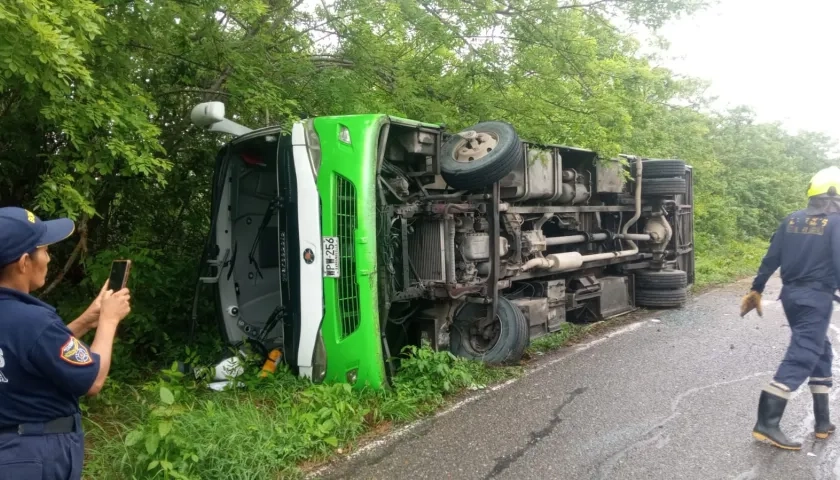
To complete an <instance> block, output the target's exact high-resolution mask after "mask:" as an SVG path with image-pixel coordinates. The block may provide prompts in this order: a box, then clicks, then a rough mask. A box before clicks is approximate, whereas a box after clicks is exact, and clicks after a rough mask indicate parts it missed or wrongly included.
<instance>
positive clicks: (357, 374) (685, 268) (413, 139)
mask: <svg viewBox="0 0 840 480" xmlns="http://www.w3.org/2000/svg"><path fill="white" fill-rule="evenodd" d="M191 118H192V121H193V123H194V124H195V125H197V126H199V127H201V128H204V129H207V130H209V131H213V132H218V133H220V134H226V135H230V136H231V138H230V139H229V141H228V142H227V143H226V144H224V145H223V146H222V148H221V149H220V150H219V152H218V155H217V159H216V168H215V174H214V180H213V186H212V192H213V193H212V195H213V198H212V211H211V231H210V234H209V239H208V249H207V251H206V252H205V255H204V257H205V258H204V259H203V260H202V263H203V264H205V265H206V266H207V270H206V271H205V272H204V273H203V274H202V275H203V276H202V278H201V279H200V280H201V281H202V282H204V283H210V284H213V285H214V286H215V297H216V301H217V305H218V308H217V312H218V318H219V325H220V331H221V332H222V335H223V336H224V337H225V340H226V341H227V342H229V343H230V344H231V345H243V344H246V343H247V344H250V345H252V346H255V347H256V348H257V349H259V350H260V351H262V352H263V353H265V354H267V353H268V352H269V351H271V350H274V349H279V350H280V351H281V352H282V358H283V360H284V361H285V362H286V363H287V364H288V365H289V366H290V368H291V369H292V370H293V371H294V372H295V373H296V374H298V375H300V376H304V377H307V378H311V379H312V380H313V381H315V382H323V381H328V382H348V383H350V384H352V385H354V386H356V387H365V386H366V387H370V388H383V387H387V385H388V382H389V379H390V378H391V377H392V376H393V375H394V374H395V372H396V371H397V370H398V369H399V360H398V358H399V356H400V352H401V351H402V349H403V347H405V346H406V345H409V344H414V345H419V344H420V343H421V342H423V341H426V342H428V343H429V344H430V345H431V346H432V347H433V348H435V349H448V350H450V351H451V352H453V353H454V354H455V355H458V356H463V357H467V358H472V359H478V360H483V361H486V362H489V363H508V362H516V361H517V360H519V359H520V358H521V356H522V354H523V352H524V350H525V348H526V347H527V345H528V343H529V342H530V341H531V340H532V339H534V338H536V337H539V336H541V335H545V334H548V333H551V332H554V331H557V330H558V329H559V328H561V326H562V324H563V323H564V322H589V321H600V320H604V319H608V318H611V317H614V316H616V315H621V314H624V313H627V312H630V311H633V310H635V309H637V308H638V307H639V306H647V307H663V308H672V307H680V306H682V305H683V304H684V303H685V301H686V295H687V288H688V286H689V285H690V284H692V283H693V280H694V249H693V212H692V205H693V187H692V170H691V167H690V166H688V165H686V163H685V162H684V161H682V160H676V159H665V160H657V159H652V160H651V159H642V158H639V157H636V156H633V155H622V156H620V157H619V158H615V159H603V158H599V156H598V155H597V153H596V152H594V151H591V150H586V149H581V148H573V147H567V146H562V145H538V144H535V143H531V142H528V141H525V140H523V139H520V138H519V136H518V134H517V132H516V130H515V128H514V127H513V126H512V125H510V124H508V123H506V122H501V121H491V122H482V123H479V124H477V125H474V126H472V127H469V128H467V129H464V130H462V131H459V132H448V131H447V130H446V129H445V128H443V127H442V126H439V125H435V124H431V123H424V122H421V121H414V120H407V119H404V118H398V117H394V116H389V115H385V114H370V115H344V116H325V117H316V118H312V119H307V120H304V121H300V122H298V123H295V124H294V125H293V126H292V128H291V133H290V134H287V133H283V130H282V129H281V128H280V127H279V126H278V127H267V128H259V129H250V128H248V127H246V126H243V125H239V124H237V123H235V122H233V121H232V120H229V119H227V118H225V108H224V105H223V104H222V103H219V102H208V103H203V104H200V105H198V106H196V107H195V108H194V109H193V112H192V116H191Z"/></svg>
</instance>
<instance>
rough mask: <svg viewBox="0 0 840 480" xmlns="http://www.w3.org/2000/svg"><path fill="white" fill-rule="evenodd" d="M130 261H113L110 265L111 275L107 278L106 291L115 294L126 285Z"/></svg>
mask: <svg viewBox="0 0 840 480" xmlns="http://www.w3.org/2000/svg"><path fill="white" fill-rule="evenodd" d="M129 271H131V260H114V261H113V263H111V275H110V276H109V277H108V290H111V291H112V292H114V293H116V292H118V291H120V290H122V289H123V288H125V286H126V285H127V284H128V272H129Z"/></svg>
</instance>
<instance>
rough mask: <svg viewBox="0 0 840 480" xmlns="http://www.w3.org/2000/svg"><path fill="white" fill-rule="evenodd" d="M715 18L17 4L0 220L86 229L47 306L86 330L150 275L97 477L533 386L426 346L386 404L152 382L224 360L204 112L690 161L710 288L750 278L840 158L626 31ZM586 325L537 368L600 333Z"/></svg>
mask: <svg viewBox="0 0 840 480" xmlns="http://www.w3.org/2000/svg"><path fill="white" fill-rule="evenodd" d="M702 3H703V2H702V1H700V0H624V1H620V2H619V1H609V0H607V1H601V2H574V1H572V0H569V1H561V2H560V3H559V8H558V2H557V0H463V1H462V0H421V1H415V0H397V1H394V0H324V1H321V2H283V1H275V0H229V1H227V2H218V1H215V0H191V1H175V0H160V1H154V2H149V1H147V2H135V1H131V0H129V1H113V0H48V1H35V0H20V1H15V2H4V3H2V5H0V25H2V26H4V27H5V28H3V29H2V30H0V172H2V174H0V205H10V204H15V205H23V206H26V207H28V208H31V209H33V210H35V211H36V212H37V213H38V214H40V215H42V216H46V217H49V216H52V215H58V214H62V215H69V216H71V217H72V218H74V219H75V220H76V221H77V224H78V235H76V236H74V241H68V242H66V243H65V244H63V245H60V246H58V247H57V248H55V249H53V250H52V252H53V255H54V262H53V264H52V269H51V275H50V277H49V279H48V287H47V288H45V289H44V290H43V291H42V292H41V295H42V298H43V299H44V300H45V301H47V302H50V303H51V304H53V305H56V306H57V308H58V310H59V312H60V313H61V314H62V315H63V316H64V318H67V319H69V318H73V316H74V314H78V313H79V312H81V311H82V309H83V308H84V307H86V306H87V304H88V302H89V301H90V300H91V299H92V298H93V297H94V295H95V293H96V292H97V291H98V290H99V286H100V285H101V284H102V282H103V281H104V279H105V276H106V275H107V269H108V266H109V264H110V262H111V260H112V259H114V258H117V257H129V258H132V259H133V260H134V262H135V267H134V269H133V274H132V289H133V292H132V299H133V309H132V314H131V316H130V317H129V318H128V319H126V320H125V322H124V323H123V324H122V325H121V326H120V331H119V340H118V343H117V345H116V347H115V356H116V361H115V365H114V368H113V375H112V380H111V381H110V382H109V384H108V385H107V386H106V389H105V392H104V394H103V396H102V397H101V398H97V399H94V400H92V401H86V403H85V407H86V415H87V419H88V420H87V421H88V432H89V435H88V442H89V451H90V452H91V454H90V456H89V459H88V466H87V467H86V475H87V476H88V477H89V478H97V479H99V478H103V479H107V478H132V477H134V478H184V477H179V476H178V472H184V473H188V474H189V475H191V476H192V477H201V478H271V475H273V474H275V473H278V474H279V473H280V472H289V471H291V470H289V469H291V468H293V466H294V465H296V464H298V463H299V462H300V461H303V460H304V459H308V458H311V457H312V456H315V457H316V458H317V457H318V456H321V455H327V454H329V453H331V452H333V451H335V450H336V449H338V448H346V447H345V444H346V442H348V441H350V440H351V439H353V438H355V437H357V436H358V435H360V434H362V433H363V432H365V431H370V430H371V429H376V428H378V427H380V426H381V425H383V424H387V422H394V421H405V420H408V419H411V418H415V417H416V416H417V415H421V414H423V413H424V412H428V411H431V410H432V409H434V408H436V407H437V406H438V405H440V403H441V402H442V401H443V399H444V397H445V396H446V395H447V394H457V392H459V391H461V390H462V389H464V388H467V387H469V386H470V385H472V384H480V383H486V382H489V381H491V380H492V379H499V378H505V377H507V376H508V375H512V374H515V373H516V370H509V369H508V370H495V369H487V368H485V367H481V366H477V365H473V364H469V363H466V362H462V361H455V360H452V359H451V358H448V357H447V356H446V355H444V354H437V355H432V354H431V353H430V352H426V351H425V350H421V356H420V357H419V358H416V359H414V360H410V361H409V362H408V363H407V368H406V370H405V371H404V372H403V373H402V374H401V375H400V380H399V383H398V385H399V386H398V388H396V389H395V390H394V391H392V392H388V393H382V394H380V395H374V394H366V393H362V394H351V393H349V392H347V391H346V390H345V389H344V387H340V386H321V387H313V386H308V385H306V384H305V382H301V381H298V380H293V379H290V378H286V377H284V376H282V375H280V376H278V377H279V378H277V379H273V380H268V381H260V380H259V379H257V378H250V379H248V381H246V382H245V383H246V386H245V387H243V388H242V389H240V390H238V391H236V392H230V393H214V392H210V391H209V390H207V389H206V388H204V387H201V386H197V385H193V384H194V383H195V382H194V381H193V380H187V379H180V380H178V379H172V378H170V380H169V381H167V382H164V383H161V382H162V380H152V381H151V383H149V382H150V380H149V379H157V378H158V377H159V373H160V371H161V369H165V368H169V366H170V363H171V362H172V361H174V360H177V359H181V360H185V359H189V360H191V361H194V362H198V364H202V363H204V364H206V363H213V362H214V361H215V360H217V359H218V358H220V356H221V355H222V354H223V352H222V346H221V345H219V344H218V342H217V340H216V336H217V335H216V332H215V329H216V326H215V324H214V321H213V319H212V315H211V314H210V312H211V306H212V302H211V301H210V300H209V297H205V300H204V301H202V302H201V307H202V308H201V309H200V311H199V315H198V321H197V323H196V324H195V325H193V324H192V322H191V319H190V314H191V307H192V301H191V300H192V294H193V292H194V283H193V282H194V280H195V275H196V272H197V268H198V261H199V252H200V251H201V249H202V248H203V245H204V238H205V234H206V231H207V227H208V220H209V219H208V211H209V206H208V198H209V195H208V189H209V183H210V176H211V174H212V165H213V162H214V154H215V149H216V147H217V145H218V142H219V141H220V140H219V139H218V138H215V137H213V136H210V135H208V134H206V133H204V132H201V131H199V130H197V129H195V128H192V127H191V126H190V124H189V120H188V117H189V111H190V109H191V108H192V107H193V106H194V105H195V104H197V103H199V102H201V101H207V100H213V99H219V100H223V101H225V103H226V105H227V109H228V112H230V113H231V114H233V115H236V117H237V119H238V120H239V121H241V122H242V123H245V124H248V125H252V126H263V125H265V124H268V123H272V124H281V125H284V126H286V127H288V126H289V125H290V123H291V122H292V121H293V120H295V119H296V118H299V117H300V116H303V115H329V114H349V113H365V112H386V113H390V114H394V115H399V116H402V117H407V118H413V119H417V120H423V121H427V122H435V123H445V124H447V125H448V126H449V127H450V128H453V129H457V128H459V127H463V126H466V125H469V124H473V123H476V122H478V121H481V120H488V119H504V120H507V121H510V122H511V123H513V124H514V125H516V127H517V128H518V130H519V133H520V134H521V135H522V136H523V137H525V138H528V139H532V140H534V141H543V142H552V143H564V144H571V145H576V146H581V147H585V148H592V149H596V150H598V151H600V152H601V153H602V154H603V155H604V156H613V155H615V154H617V153H619V152H625V153H638V154H643V155H646V156H649V157H659V158H663V157H678V158H683V159H686V160H687V161H688V162H689V163H691V164H692V165H693V166H694V167H695V169H696V170H695V173H696V196H697V201H696V230H697V234H696V240H697V255H698V258H697V272H698V283H699V284H700V285H708V284H715V283H721V282H726V281H729V280H731V279H733V278H735V277H737V276H740V275H749V274H752V273H753V272H754V271H755V269H756V268H757V266H758V262H759V260H760V258H761V255H762V254H763V249H764V248H765V246H766V242H767V239H768V238H769V235H770V233H771V232H772V230H773V229H774V228H775V227H776V225H777V223H778V222H779V221H780V219H781V218H782V217H783V216H784V215H785V214H786V213H788V212H789V211H791V210H793V209H797V208H801V207H802V206H803V205H804V202H805V198H804V194H805V188H806V187H805V185H806V183H807V180H808V178H809V176H810V175H811V174H813V173H814V172H815V171H816V170H818V169H819V168H821V167H823V166H826V165H828V164H830V163H832V162H836V159H834V158H832V156H831V154H830V151H831V149H832V148H833V143H832V141H831V140H830V139H829V138H826V137H825V136H822V135H819V134H815V133H809V132H803V133H799V134H795V135H794V134H791V133H788V132H786V131H785V130H784V129H783V128H782V127H781V126H780V125H778V124H761V123H757V122H756V121H755V117H754V115H753V114H752V112H751V111H750V110H749V108H747V107H740V108H736V109H733V110H730V111H725V112H716V111H712V110H711V109H710V108H709V101H708V98H706V97H705V95H704V86H703V84H702V82H699V81H697V80H695V79H686V78H681V77H678V76H676V75H674V74H673V73H672V72H670V71H668V70H667V69H664V68H661V67H657V66H656V59H655V58H647V57H643V56H642V55H640V54H639V46H638V43H637V41H636V40H635V39H633V38H632V37H630V36H628V35H626V34H625V33H623V32H622V31H621V30H620V29H619V28H618V27H617V26H616V25H618V24H619V23H618V22H616V21H615V18H616V16H620V18H621V19H623V20H624V21H627V20H629V21H631V22H635V23H641V24H644V25H646V26H648V27H651V28H656V27H658V26H659V25H661V24H662V22H663V21H665V20H667V19H669V18H673V17H676V16H680V15H689V14H691V13H692V12H694V11H696V10H697V9H698V8H702ZM569 328H570V330H564V331H563V332H561V333H560V334H557V335H555V336H553V337H550V338H548V339H544V340H540V342H538V343H537V344H536V345H535V346H532V349H531V352H532V353H536V352H539V351H542V350H545V349H549V348H551V347H554V346H556V345H559V344H562V343H563V342H564V341H566V340H574V339H575V338H579V335H582V334H583V333H585V332H579V331H576V329H574V328H572V327H569ZM564 335H565V336H566V337H565V338H564ZM185 344H187V345H190V347H191V350H190V351H189V352H186V351H185V350H184V345H185ZM429 369H431V374H432V375H433V376H429V373H428V372H429ZM251 375H252V377H253V372H252V373H251ZM171 376H172V374H170V377H171ZM267 427H270V428H267ZM138 428H140V430H137V429H138ZM133 432H136V433H133ZM126 441H128V442H127V443H128V444H126ZM166 472H169V473H166ZM188 477H189V476H188Z"/></svg>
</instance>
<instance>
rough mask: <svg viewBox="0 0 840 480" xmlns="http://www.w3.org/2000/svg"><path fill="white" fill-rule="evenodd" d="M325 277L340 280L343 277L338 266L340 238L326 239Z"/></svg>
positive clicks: (324, 240)
mask: <svg viewBox="0 0 840 480" xmlns="http://www.w3.org/2000/svg"><path fill="white" fill-rule="evenodd" d="M322 242H323V245H322V246H323V249H324V276H325V277H332V278H338V277H339V276H341V271H340V270H339V266H338V259H339V253H338V237H324V238H323V240H322Z"/></svg>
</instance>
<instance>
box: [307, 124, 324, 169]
mask: <svg viewBox="0 0 840 480" xmlns="http://www.w3.org/2000/svg"><path fill="white" fill-rule="evenodd" d="M303 129H304V131H305V132H306V148H307V149H308V150H309V164H310V165H311V166H312V174H313V175H314V176H315V178H318V171H319V170H321V139H320V138H318V132H316V131H315V124H314V123H313V121H312V119H309V120H306V121H305V122H304V123H303Z"/></svg>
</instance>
